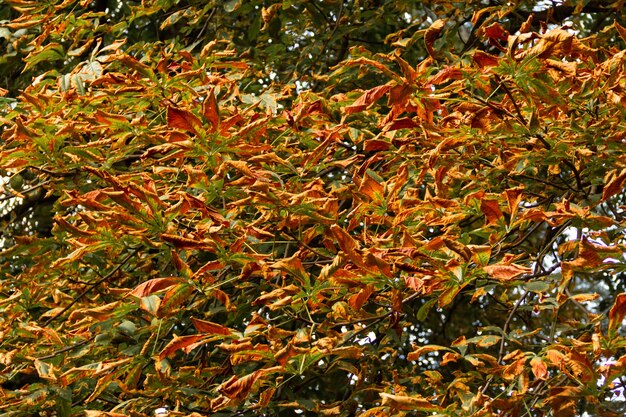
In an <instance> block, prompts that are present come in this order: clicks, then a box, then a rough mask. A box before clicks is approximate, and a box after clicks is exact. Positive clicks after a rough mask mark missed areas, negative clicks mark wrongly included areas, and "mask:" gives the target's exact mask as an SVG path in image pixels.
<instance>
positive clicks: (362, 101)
mask: <svg viewBox="0 0 626 417" xmlns="http://www.w3.org/2000/svg"><path fill="white" fill-rule="evenodd" d="M390 88H391V86H389V85H379V86H378V87H374V88H372V89H370V90H367V91H366V92H365V93H363V94H362V95H361V97H359V98H358V99H357V100H356V101H355V102H354V103H352V104H351V105H349V106H347V107H345V109H344V111H345V113H346V114H352V113H358V112H361V111H363V110H365V109H367V108H368V107H369V106H371V105H372V104H374V103H376V101H377V100H378V99H380V98H381V97H382V96H384V95H385V94H387V92H388V91H389V89H390Z"/></svg>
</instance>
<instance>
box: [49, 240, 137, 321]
mask: <svg viewBox="0 0 626 417" xmlns="http://www.w3.org/2000/svg"><path fill="white" fill-rule="evenodd" d="M137 252H139V248H137V249H135V250H133V251H132V252H131V253H129V254H128V255H127V256H126V257H125V258H124V259H122V262H120V263H119V264H118V265H117V266H116V267H115V268H113V269H112V270H111V272H109V273H108V274H106V275H105V276H104V277H102V278H101V279H99V280H98V281H96V282H94V283H93V284H90V286H89V287H88V288H86V289H85V290H84V291H83V292H81V293H80V294H78V296H76V298H74V299H73V300H72V302H71V303H69V304H68V305H67V306H65V307H64V308H63V310H61V311H59V312H58V313H56V314H55V315H54V316H52V317H50V318H49V319H48V320H46V321H45V322H44V323H43V325H42V327H45V326H47V325H48V324H50V323H51V322H52V321H54V320H56V319H57V318H59V317H60V316H61V315H63V314H65V312H67V310H69V309H70V308H72V306H73V305H74V304H76V303H77V302H79V301H80V300H81V299H82V298H83V297H84V296H86V295H87V294H89V293H90V292H91V290H93V289H94V288H96V287H97V286H98V285H100V284H102V283H103V282H105V281H108V280H109V279H110V278H111V277H113V275H115V274H116V273H117V271H119V270H120V269H121V268H122V267H123V266H124V265H125V264H126V262H128V261H129V260H130V259H131V258H132V257H133V256H135V255H136V254H137Z"/></svg>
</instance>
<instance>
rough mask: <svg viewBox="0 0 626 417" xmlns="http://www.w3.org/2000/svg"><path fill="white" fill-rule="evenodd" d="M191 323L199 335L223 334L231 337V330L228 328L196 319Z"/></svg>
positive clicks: (192, 319)
mask: <svg viewBox="0 0 626 417" xmlns="http://www.w3.org/2000/svg"><path fill="white" fill-rule="evenodd" d="M191 322H192V323H193V327H195V328H196V330H197V331H198V332H199V333H209V334H221V335H225V336H229V335H230V334H231V331H230V329H229V328H228V327H224V326H222V325H221V324H217V323H212V322H210V321H205V320H200V319H196V318H193V317H192V318H191Z"/></svg>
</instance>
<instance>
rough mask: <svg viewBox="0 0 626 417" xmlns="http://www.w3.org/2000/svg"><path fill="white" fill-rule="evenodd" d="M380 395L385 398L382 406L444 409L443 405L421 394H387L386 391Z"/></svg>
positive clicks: (430, 409) (419, 409)
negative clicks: (409, 395)
mask: <svg viewBox="0 0 626 417" xmlns="http://www.w3.org/2000/svg"><path fill="white" fill-rule="evenodd" d="M378 395H380V398H382V399H383V401H382V404H381V405H382V406H387V407H393V408H394V409H396V410H416V411H427V412H437V411H443V408H442V407H440V406H438V405H435V404H432V403H431V402H430V401H428V400H427V399H426V398H424V397H421V396H412V397H408V396H405V395H393V394H387V393H386V392H379V393H378Z"/></svg>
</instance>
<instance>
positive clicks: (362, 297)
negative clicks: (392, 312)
mask: <svg viewBox="0 0 626 417" xmlns="http://www.w3.org/2000/svg"><path fill="white" fill-rule="evenodd" d="M373 293H374V287H373V286H371V285H367V286H366V287H365V288H361V290H360V291H359V292H358V293H357V294H354V295H352V296H350V298H348V304H350V307H352V308H353V309H354V310H360V309H361V308H362V307H363V304H365V303H366V302H367V300H368V299H369V298H370V296H371V295H372V294H373Z"/></svg>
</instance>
